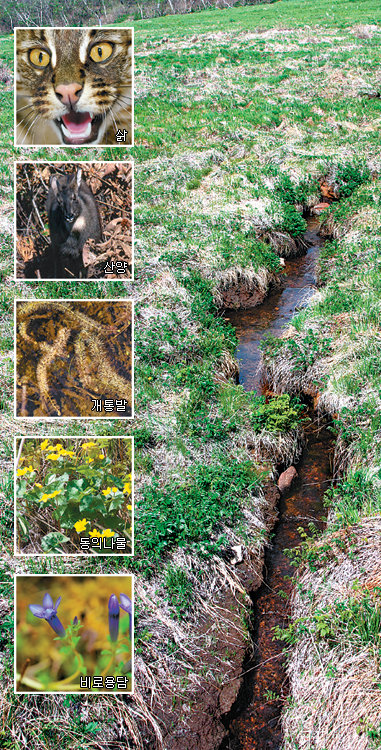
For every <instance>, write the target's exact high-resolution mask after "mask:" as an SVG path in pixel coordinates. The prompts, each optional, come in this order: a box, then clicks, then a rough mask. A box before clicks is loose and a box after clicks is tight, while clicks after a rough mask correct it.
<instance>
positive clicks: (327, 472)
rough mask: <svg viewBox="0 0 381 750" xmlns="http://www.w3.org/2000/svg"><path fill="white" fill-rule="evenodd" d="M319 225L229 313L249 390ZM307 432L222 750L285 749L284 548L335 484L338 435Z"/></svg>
mask: <svg viewBox="0 0 381 750" xmlns="http://www.w3.org/2000/svg"><path fill="white" fill-rule="evenodd" d="M317 229H318V222H317V221H316V220H314V219H310V220H309V222H308V230H307V232H306V234H305V240H306V242H308V244H310V247H309V249H308V251H307V253H306V255H305V256H303V257H301V258H296V259H293V260H290V261H287V262H286V266H285V271H286V274H285V277H284V279H283V281H282V285H281V287H277V288H276V289H275V290H274V291H273V292H272V293H271V294H270V295H269V297H268V298H267V299H266V300H265V302H264V304H262V305H261V306H259V307H256V308H254V309H252V310H237V311H227V312H226V317H229V319H230V321H231V323H232V324H233V325H234V326H235V327H236V331H237V336H238V340H239V347H238V350H237V353H236V356H237V358H238V359H239V360H240V383H242V385H243V386H244V388H245V390H257V391H258V392H262V385H261V373H260V371H259V365H260V349H259V343H260V341H261V339H263V337H264V336H266V335H268V334H269V333H273V334H274V335H280V332H281V329H282V328H283V326H284V325H285V324H286V323H287V322H288V321H289V320H290V319H291V318H292V316H293V315H294V313H295V309H296V308H297V307H299V306H300V305H302V304H304V303H305V302H306V301H307V300H308V298H309V297H310V296H311V295H312V294H313V291H314V284H315V274H314V268H315V264H316V260H317V257H318V255H319V250H320V246H321V245H322V240H321V238H320V237H319V235H318V234H317ZM309 416H310V421H309V422H308V424H307V426H306V429H305V437H306V447H305V449H304V451H303V454H302V457H301V459H300V461H299V463H298V465H297V470H298V477H297V478H296V479H295V480H294V482H293V484H292V487H291V488H290V489H289V490H286V491H285V492H284V493H283V495H282V498H281V500H280V503H279V508H278V510H279V519H278V522H277V524H276V526H275V528H274V531H273V535H272V540H271V546H270V547H269V548H268V550H267V552H266V556H265V567H264V573H263V575H264V582H263V584H262V586H261V587H260V588H259V589H258V591H256V592H255V594H254V596H253V620H252V622H253V628H252V638H253V641H254V644H255V647H254V654H253V657H252V659H250V660H249V661H248V662H246V664H245V665H244V670H243V671H245V672H246V676H245V679H244V684H243V687H242V689H241V691H240V694H239V696H238V699H237V701H236V704H235V706H234V707H233V710H232V711H231V713H230V715H229V717H228V718H227V721H226V725H227V728H228V729H229V738H228V739H227V740H226V741H225V742H224V743H223V745H222V746H221V750H223V749H224V750H227V749H228V748H229V750H279V749H280V748H281V745H282V739H283V738H282V730H281V726H280V715H281V711H282V706H283V704H284V700H285V698H286V697H287V694H288V686H287V676H286V664H285V656H284V654H283V653H282V651H283V649H284V647H285V644H284V642H282V641H280V640H274V630H273V628H274V627H275V626H280V627H283V626H285V625H287V622H288V615H289V603H288V600H289V595H290V594H291V592H292V588H293V582H292V580H291V577H292V575H293V573H294V570H295V568H294V567H293V566H292V565H291V561H290V558H289V557H288V556H287V555H286V554H285V550H286V549H291V548H292V547H295V546H297V545H298V544H300V541H301V538H300V535H299V533H298V528H300V527H302V528H304V529H308V524H309V523H311V522H314V524H315V525H316V526H317V527H318V528H320V529H322V528H323V526H324V520H323V519H324V515H325V513H324V507H323V495H324V492H325V491H326V489H327V488H328V486H329V485H330V483H331V477H332V468H331V459H332V455H333V439H332V435H331V433H330V432H329V431H328V430H327V427H326V426H325V425H323V424H322V423H320V424H319V423H318V422H317V421H316V418H315V417H314V415H313V413H312V412H311V413H310V415H309Z"/></svg>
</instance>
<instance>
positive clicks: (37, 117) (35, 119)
mask: <svg viewBox="0 0 381 750" xmlns="http://www.w3.org/2000/svg"><path fill="white" fill-rule="evenodd" d="M25 119H26V118H25ZM38 119H40V115H39V114H37V115H36V117H35V118H34V120H32V122H31V124H30V125H29V128H28V130H27V131H26V133H25V135H24V138H23V139H22V141H21V144H20V145H21V146H22V145H23V144H24V141H25V139H26V137H27V135H28V133H29V131H30V129H31V128H32V127H33V125H34V124H35V122H36V121H37V120H38Z"/></svg>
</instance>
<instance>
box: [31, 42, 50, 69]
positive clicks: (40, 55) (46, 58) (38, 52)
mask: <svg viewBox="0 0 381 750" xmlns="http://www.w3.org/2000/svg"><path fill="white" fill-rule="evenodd" d="M29 60H30V61H31V63H32V65H35V66H36V68H46V67H47V65H49V62H50V55H49V54H48V52H45V50H44V49H39V48H38V47H35V48H34V49H31V50H30V52H29Z"/></svg>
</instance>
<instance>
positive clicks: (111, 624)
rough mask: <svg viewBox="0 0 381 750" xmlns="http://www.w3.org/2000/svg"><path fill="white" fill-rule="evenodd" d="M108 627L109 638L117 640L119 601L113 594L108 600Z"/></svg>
mask: <svg viewBox="0 0 381 750" xmlns="http://www.w3.org/2000/svg"><path fill="white" fill-rule="evenodd" d="M108 628H109V632H110V640H111V641H113V642H115V641H117V640H118V632H119V602H118V597H117V596H115V594H111V596H110V598H109V600H108Z"/></svg>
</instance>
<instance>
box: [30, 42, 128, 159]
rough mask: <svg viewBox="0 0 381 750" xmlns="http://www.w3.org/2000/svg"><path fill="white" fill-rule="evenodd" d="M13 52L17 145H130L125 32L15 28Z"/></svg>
mask: <svg viewBox="0 0 381 750" xmlns="http://www.w3.org/2000/svg"><path fill="white" fill-rule="evenodd" d="M16 53H17V70H16V95H17V104H16V119H17V135H16V144H17V145H19V146H24V145H39V146H45V145H57V144H61V145H62V144H65V145H67V146H78V145H95V144H98V143H113V144H114V145H117V140H116V132H117V131H118V130H122V131H124V130H127V131H128V136H127V138H126V140H125V141H123V142H124V143H127V144H130V143H131V142H132V140H131V139H132V123H131V100H132V31H131V29H117V28H103V27H99V28H94V29H54V28H51V29H49V28H46V29H38V28H31V29H17V30H16ZM119 145H120V144H119Z"/></svg>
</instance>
